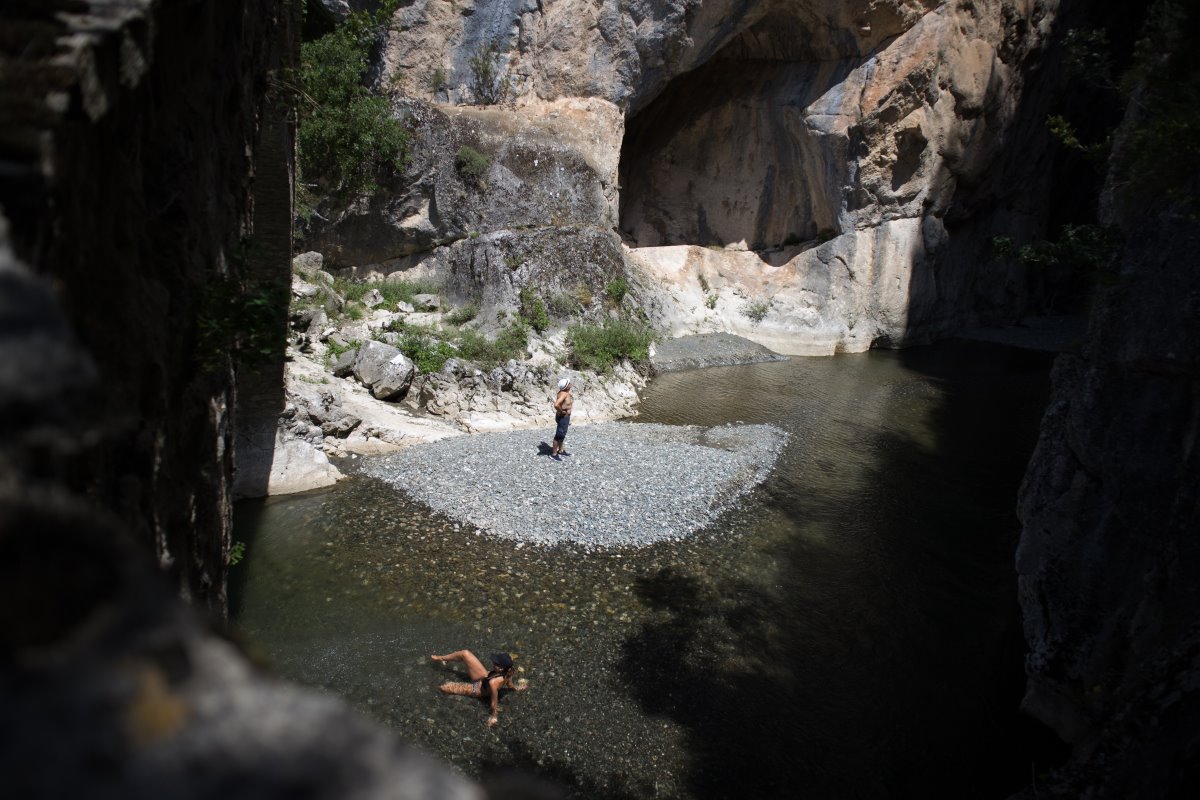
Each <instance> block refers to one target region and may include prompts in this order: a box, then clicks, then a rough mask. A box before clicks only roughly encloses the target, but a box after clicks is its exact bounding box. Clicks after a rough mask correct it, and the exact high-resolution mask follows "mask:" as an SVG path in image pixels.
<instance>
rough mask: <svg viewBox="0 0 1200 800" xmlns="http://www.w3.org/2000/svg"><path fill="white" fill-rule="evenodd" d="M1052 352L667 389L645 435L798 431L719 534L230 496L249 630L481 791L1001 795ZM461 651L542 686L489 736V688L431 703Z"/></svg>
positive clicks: (658, 390)
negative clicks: (1025, 498) (499, 538)
mask: <svg viewBox="0 0 1200 800" xmlns="http://www.w3.org/2000/svg"><path fill="white" fill-rule="evenodd" d="M1049 365H1050V359H1049V357H1048V356H1046V355H1044V354H1039V353H1033V352H1030V351H1022V350H1016V349H1012V348H1006V347H1002V346H998V345H986V344H978V343H966V342H946V343H943V344H940V345H937V346H934V347H928V348H919V349H913V350H907V351H901V352H874V351H873V352H870V353H866V354H861V355H843V356H837V357H834V358H819V359H793V360H791V361H789V362H780V363H769V364H757V365H751V366H741V367H720V368H713V369H707V370H699V371H692V372H683V373H671V374H667V375H664V376H661V377H659V378H656V379H655V380H654V381H653V383H652V384H651V385H650V387H649V388H648V389H647V391H646V392H645V393H644V396H643V400H642V402H641V404H640V416H639V421H648V422H659V423H667V424H685V423H686V424H699V425H717V424H723V423H726V422H733V421H739V422H749V423H771V424H774V425H777V426H779V427H782V428H784V429H785V430H787V431H788V432H789V434H790V438H789V441H788V444H787V447H786V448H785V450H784V452H783V454H782V456H781V457H780V460H779V462H778V464H777V465H776V468H775V470H774V472H773V473H772V475H771V476H770V477H769V478H768V480H767V481H766V482H765V483H764V484H762V485H761V486H760V487H759V488H757V489H756V490H754V491H753V492H752V493H751V494H750V495H748V496H747V497H746V498H744V499H743V501H742V502H740V503H739V504H738V506H737V507H736V508H734V509H733V510H731V511H729V512H727V513H726V514H725V515H724V516H722V517H721V518H720V519H719V520H718V521H717V523H716V524H715V525H713V526H712V527H710V528H708V529H706V530H704V531H701V532H700V533H698V534H696V535H694V536H692V537H690V538H688V539H687V540H685V541H682V542H672V543H663V544H658V545H654V546H651V547H647V548H642V549H620V550H613V551H605V552H591V553H584V552H580V551H576V550H573V549H571V548H570V547H562V546H560V547H556V548H552V549H544V548H537V547H532V546H527V547H514V546H513V545H512V544H511V543H507V542H496V541H492V540H489V539H488V538H486V537H484V536H481V535H479V534H477V533H475V532H473V531H472V530H469V529H468V528H467V527H466V526H460V525H458V524H455V523H453V522H451V521H449V520H447V519H445V518H444V517H440V516H438V515H436V514H433V513H432V512H430V511H428V510H426V509H425V508H424V507H423V506H421V505H419V504H417V503H415V502H414V501H411V500H410V499H408V498H407V497H406V496H405V495H404V494H402V493H397V492H395V491H394V490H392V489H391V488H389V487H387V486H386V485H385V484H383V483H382V482H379V481H376V480H372V479H368V478H365V477H352V478H350V479H348V480H346V481H343V482H342V483H340V484H339V485H338V486H337V487H335V488H333V489H330V490H325V491H320V492H313V493H308V494H305V495H299V496H289V497H279V498H271V499H268V500H265V501H259V502H254V503H243V504H241V505H240V506H239V507H238V509H237V512H236V519H235V537H237V538H240V539H242V540H244V541H245V542H246V543H247V549H246V554H247V555H246V558H245V560H244V561H243V562H242V563H241V564H239V565H238V566H236V567H235V568H234V569H233V572H232V618H233V623H234V627H235V632H236V636H237V637H238V638H239V639H240V640H241V641H242V642H243V643H244V646H245V647H246V648H247V650H248V651H249V652H250V653H251V654H252V655H253V656H255V657H256V658H257V659H258V660H259V661H260V662H262V663H265V664H266V665H267V667H268V668H270V669H272V670H274V671H276V672H277V673H278V674H281V675H283V676H286V677H288V678H291V679H294V680H296V681H299V682H301V683H304V684H308V685H311V686H314V687H319V688H321V689H324V690H328V691H331V692H334V693H336V694H338V695H341V696H343V697H345V698H347V699H348V700H349V701H350V702H351V703H353V704H354V705H356V706H357V707H359V708H361V709H362V710H363V711H364V712H366V713H367V714H369V715H371V716H373V717H375V718H377V719H378V720H380V721H381V722H383V723H384V724H386V725H389V726H391V727H393V728H394V729H396V731H397V733H398V734H399V735H400V736H401V737H403V738H404V739H406V740H408V741H410V742H412V743H414V744H416V745H418V746H419V747H421V748H423V749H425V750H426V751H429V752H431V753H433V754H434V755H435V756H437V757H438V758H440V759H442V760H443V761H445V762H448V763H450V764H452V765H453V766H454V767H455V768H457V769H459V770H461V771H462V772H464V773H466V774H468V775H471V776H473V777H479V778H482V779H484V780H495V779H496V776H497V775H502V774H506V773H507V772H508V771H510V770H516V771H520V772H522V773H530V774H533V775H536V776H538V779H539V780H543V781H545V782H547V783H548V784H552V785H555V786H558V787H561V789H560V791H562V792H565V794H566V795H567V796H572V797H589V798H650V797H681V798H720V797H784V796H786V797H792V796H796V795H799V796H804V797H812V798H853V797H863V798H901V797H909V796H922V797H1004V796H1005V795H1006V794H1007V793H1009V792H1010V791H1012V790H1015V789H1016V788H1018V787H1019V786H1021V785H1023V784H1024V783H1026V782H1028V780H1029V779H1030V776H1031V769H1032V761H1033V759H1034V758H1035V755H1036V754H1035V750H1037V749H1038V747H1037V745H1036V742H1037V736H1038V734H1037V732H1036V731H1035V730H1033V729H1032V726H1031V725H1029V724H1028V723H1026V722H1024V721H1022V719H1021V718H1020V717H1019V715H1018V713H1017V704H1018V702H1019V700H1020V696H1021V690H1022V685H1023V678H1022V644H1021V639H1020V631H1019V618H1018V615H1017V608H1016V600H1015V598H1016V578H1015V574H1014V571H1013V564H1012V562H1013V552H1014V548H1015V544H1016V536H1017V521H1016V519H1015V516H1014V505H1015V496H1016V491H1017V487H1018V484H1019V481H1020V478H1021V475H1022V472H1023V470H1024V465H1025V463H1026V461H1027V460H1028V458H1029V454H1030V452H1031V450H1032V447H1033V444H1034V441H1035V438H1036V429H1037V423H1038V420H1039V418H1040V415H1041V411H1042V408H1043V407H1044V403H1045V398H1046V393H1047V388H1048V373H1049ZM580 402H581V403H582V402H586V396H584V397H581V398H580ZM536 435H537V434H536V432H531V436H535V438H536ZM543 438H544V437H543ZM573 457H574V458H577V459H582V458H586V457H587V454H586V452H582V451H580V452H576V453H575V454H574V456H573ZM628 491H629V492H636V491H637V486H629V487H628ZM612 502H613V503H614V505H616V504H620V503H622V502H623V498H622V497H613V498H612ZM461 647H467V648H470V649H473V650H475V651H476V652H477V653H480V654H481V655H484V654H486V653H489V652H495V651H497V650H507V651H510V652H512V653H513V654H514V655H515V656H516V657H517V663H518V665H519V666H520V667H521V668H522V675H523V677H525V678H527V679H528V680H529V682H530V684H531V688H530V690H529V691H528V692H526V693H523V694H511V695H508V696H506V697H505V698H504V699H503V701H502V703H501V708H502V712H501V715H500V725H499V726H498V727H497V728H496V729H495V730H489V729H488V728H487V726H486V724H485V723H486V717H487V713H486V710H485V708H484V706H483V705H482V704H480V703H479V702H478V701H474V700H469V699H467V698H461V697H453V698H452V697H445V696H442V695H441V694H440V693H439V692H438V691H436V687H437V686H438V685H439V684H440V683H441V682H442V681H443V680H446V679H453V678H454V671H453V670H452V669H447V668H442V667H439V666H436V665H432V664H431V663H429V661H428V655H429V654H430V653H434V652H437V653H445V652H450V651H452V650H455V649H458V648H461Z"/></svg>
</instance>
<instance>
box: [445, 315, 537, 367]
mask: <svg viewBox="0 0 1200 800" xmlns="http://www.w3.org/2000/svg"><path fill="white" fill-rule="evenodd" d="M528 345H529V330H528V329H527V328H526V327H525V326H524V325H523V324H522V323H521V322H520V321H517V322H514V323H513V324H512V325H509V326H508V327H507V328H505V329H504V330H502V331H501V332H500V335H499V336H497V337H496V338H495V339H488V338H487V337H486V336H484V335H483V334H482V333H479V332H478V331H473V330H470V329H467V330H463V331H460V332H459V341H458V352H459V355H460V356H461V357H462V358H463V359H465V360H467V361H471V362H474V363H476V364H478V365H479V366H481V367H483V368H484V369H491V368H492V367H495V366H497V365H498V364H503V363H504V362H506V361H509V360H510V359H514V358H515V359H521V358H524V357H525V348H526V347H527V346H528Z"/></svg>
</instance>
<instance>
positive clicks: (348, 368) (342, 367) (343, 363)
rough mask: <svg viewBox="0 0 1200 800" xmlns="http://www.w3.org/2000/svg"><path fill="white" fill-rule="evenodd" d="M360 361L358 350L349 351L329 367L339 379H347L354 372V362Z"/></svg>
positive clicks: (334, 360)
mask: <svg viewBox="0 0 1200 800" xmlns="http://www.w3.org/2000/svg"><path fill="white" fill-rule="evenodd" d="M357 360H358V350H347V351H346V352H344V353H342V354H341V355H339V356H338V357H336V358H335V359H333V363H332V364H330V366H329V371H330V372H332V373H333V374H334V375H335V376H337V377H339V378H345V377H346V376H347V375H349V374H350V373H352V372H354V362H356V361H357Z"/></svg>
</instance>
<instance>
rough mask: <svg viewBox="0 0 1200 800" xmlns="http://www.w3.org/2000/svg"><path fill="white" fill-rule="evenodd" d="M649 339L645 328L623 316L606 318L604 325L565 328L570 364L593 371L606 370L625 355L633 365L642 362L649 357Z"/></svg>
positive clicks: (650, 337)
mask: <svg viewBox="0 0 1200 800" xmlns="http://www.w3.org/2000/svg"><path fill="white" fill-rule="evenodd" d="M653 340H654V335H653V334H652V333H651V332H650V330H649V329H648V328H645V327H642V326H640V325H635V324H632V323H629V322H625V321H623V320H609V321H608V322H606V323H605V324H604V325H590V324H580V325H572V326H571V327H570V328H569V329H568V330H567V346H568V347H569V348H570V350H571V354H570V361H571V365H572V366H573V367H575V368H576V369H587V370H592V371H594V372H608V370H610V369H611V368H612V366H613V365H614V364H616V363H617V362H619V361H621V360H623V359H626V358H627V359H629V360H630V361H632V362H633V363H634V365H635V366H644V365H645V364H647V363H648V362H649V360H650V342H652V341H653Z"/></svg>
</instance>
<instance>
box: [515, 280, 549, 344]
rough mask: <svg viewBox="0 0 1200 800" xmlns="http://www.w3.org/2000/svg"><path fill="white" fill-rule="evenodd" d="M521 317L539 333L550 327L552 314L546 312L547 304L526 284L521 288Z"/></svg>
mask: <svg viewBox="0 0 1200 800" xmlns="http://www.w3.org/2000/svg"><path fill="white" fill-rule="evenodd" d="M520 301H521V319H522V320H524V321H525V324H526V325H528V326H529V327H531V328H533V329H534V330H535V331H537V332H538V333H543V332H544V331H545V330H546V328H549V327H550V315H549V314H547V313H546V304H545V303H544V302H542V298H540V297H538V295H537V292H535V291H533V289H531V288H530V287H528V286H526V287H524V288H523V289H521V294H520Z"/></svg>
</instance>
